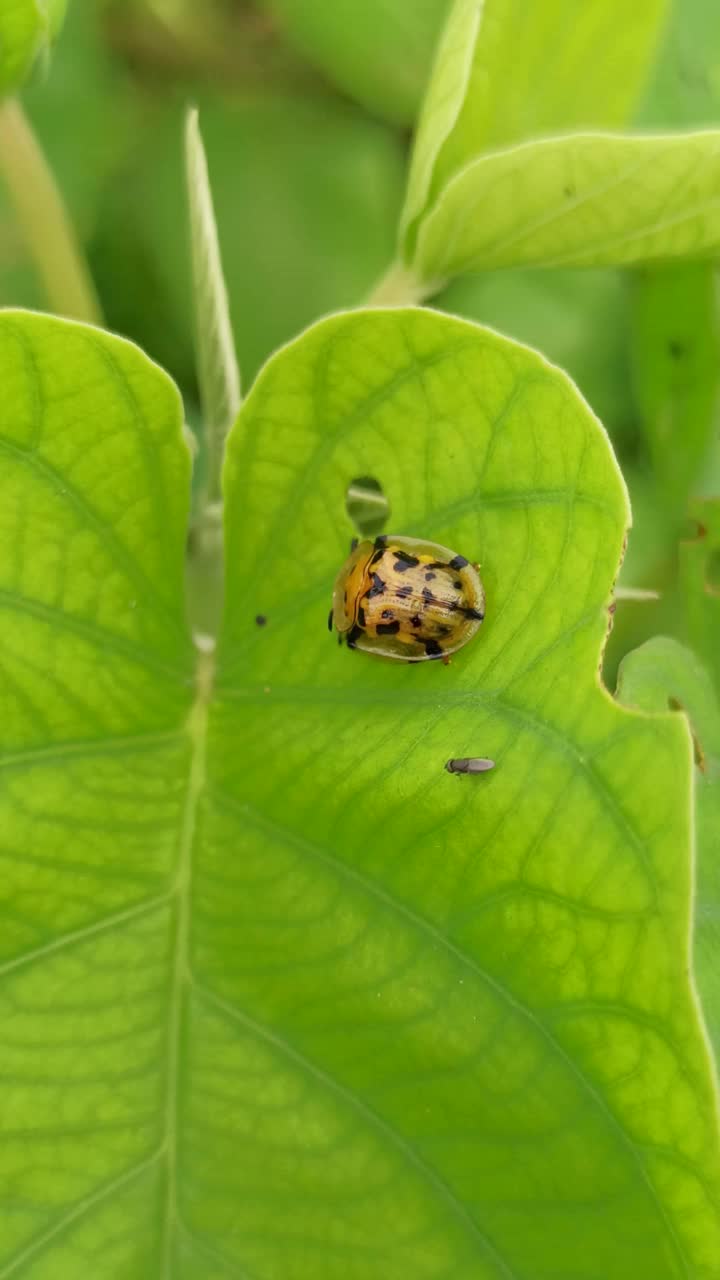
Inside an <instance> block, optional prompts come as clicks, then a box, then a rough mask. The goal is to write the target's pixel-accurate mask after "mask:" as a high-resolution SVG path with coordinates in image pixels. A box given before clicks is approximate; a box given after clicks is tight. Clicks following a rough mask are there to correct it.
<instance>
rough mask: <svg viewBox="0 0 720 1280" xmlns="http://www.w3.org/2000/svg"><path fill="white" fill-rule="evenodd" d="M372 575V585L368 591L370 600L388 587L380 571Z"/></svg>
mask: <svg viewBox="0 0 720 1280" xmlns="http://www.w3.org/2000/svg"><path fill="white" fill-rule="evenodd" d="M371 577H372V586H371V588H370V590H369V591H368V593H367V598H368V600H372V598H373V596H381V595H382V593H383V591H384V590H385V587H386V583H384V582H383V580H382V578H381V577H380V575H379V573H373V574H372V575H371Z"/></svg>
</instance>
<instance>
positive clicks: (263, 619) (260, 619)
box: [255, 613, 267, 627]
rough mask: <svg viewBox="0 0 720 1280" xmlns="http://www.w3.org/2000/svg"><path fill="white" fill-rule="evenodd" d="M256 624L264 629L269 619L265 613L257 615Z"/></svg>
mask: <svg viewBox="0 0 720 1280" xmlns="http://www.w3.org/2000/svg"><path fill="white" fill-rule="evenodd" d="M255 622H256V625H257V626H258V627H264V626H265V623H266V622H267V618H266V617H265V614H264V613H258V614H256V615H255Z"/></svg>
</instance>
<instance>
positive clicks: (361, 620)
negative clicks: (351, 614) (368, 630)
mask: <svg viewBox="0 0 720 1280" xmlns="http://www.w3.org/2000/svg"><path fill="white" fill-rule="evenodd" d="M357 620H358V626H359V627H364V626H365V610H364V609H363V607H362V605H360V608H359V609H358V616H357Z"/></svg>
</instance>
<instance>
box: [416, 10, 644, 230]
mask: <svg viewBox="0 0 720 1280" xmlns="http://www.w3.org/2000/svg"><path fill="white" fill-rule="evenodd" d="M665 8H666V4H665V0H639V2H638V3H636V4H633V5H630V6H628V5H627V4H625V3H623V0H603V3H602V4H586V5H583V6H581V7H580V8H578V6H577V5H576V4H573V3H571V2H569V0H543V3H542V4H537V5H534V6H530V7H528V5H527V4H526V3H525V0H484V2H483V0H455V5H454V7H453V9H452V11H451V14H450V17H449V19H448V22H447V25H446V27H445V31H444V33H443V36H442V39H441V42H440V46H439V48H438V52H437V55H436V60H435V66H434V70H433V74H432V76H431V80H430V84H429V86H428V91H427V94H426V97H425V103H424V106H423V111H422V115H421V117H420V124H419V128H418V135H417V139H416V143H415V149H414V153H413V161H412V167H411V172H410V180H409V185H408V194H407V202H406V206H405V212H404V214H403V238H404V240H405V241H406V250H409V249H411V248H412V245H413V243H414V231H415V225H416V223H417V220H418V219H419V218H420V217H421V216H422V215H423V213H424V212H426V211H427V210H428V208H429V207H430V206H431V205H432V204H433V203H434V201H435V200H436V199H437V198H438V197H439V195H440V194H441V192H442V191H443V189H444V188H445V186H446V185H447V183H448V182H449V181H450V179H451V178H453V177H454V176H455V175H456V174H457V173H458V172H459V171H460V170H461V169H463V168H464V167H465V165H466V164H468V162H469V161H471V160H474V159H475V158H476V157H477V156H478V155H479V154H480V153H481V152H483V151H487V150H489V149H491V148H493V149H495V148H498V147H504V146H507V144H508V143H511V142H518V141H521V140H523V139H526V138H531V137H537V136H538V135H540V134H546V133H559V132H560V131H562V130H565V129H578V128H585V129H588V128H608V129H611V128H617V127H620V126H621V125H623V124H624V123H625V122H626V120H627V118H628V116H629V114H630V112H631V110H632V107H633V106H634V104H635V100H636V97H637V95H638V92H639V90H640V89H641V87H642V85H643V83H644V81H645V77H646V74H647V71H648V68H649V66H650V64H651V60H652V56H653V54H654V52H655V47H656V44H657V40H658V34H659V30H660V25H661V22H662V18H663V16H664V13H665Z"/></svg>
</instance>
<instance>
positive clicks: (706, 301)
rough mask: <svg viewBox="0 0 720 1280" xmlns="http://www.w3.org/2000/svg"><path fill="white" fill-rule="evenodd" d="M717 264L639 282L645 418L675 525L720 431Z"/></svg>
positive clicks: (635, 346) (638, 353) (635, 294)
mask: <svg viewBox="0 0 720 1280" xmlns="http://www.w3.org/2000/svg"><path fill="white" fill-rule="evenodd" d="M716 294H717V281H716V268H715V264H714V263H687V264H683V265H682V266H676V267H666V268H664V269H658V270H656V271H653V272H636V273H635V277H634V279H633V287H632V300H633V313H632V319H633V342H632V348H631V349H632V355H633V373H634V380H635V394H636V403H637V405H638V409H639V411H640V421H641V425H642V429H643V431H644V434H645V438H646V440H647V442H648V445H649V450H650V456H651V458H652V462H653V467H654V470H655V475H656V479H657V482H658V485H659V489H660V493H661V495H662V498H663V500H664V502H665V505H666V509H667V512H668V517H669V519H670V521H672V517H673V515H674V516H675V517H676V518H677V517H678V516H680V515H683V514H684V512H685V508H686V501H687V498H688V495H689V493H690V492H691V491H692V489H693V487H694V486H695V485H696V484H697V482H698V481H699V480H700V477H701V475H702V473H703V464H704V462H705V459H706V457H707V454H708V450H709V448H710V447H711V444H712V441H713V438H714V436H715V435H716V433H717V427H718V395H719V393H720V369H719V368H718V350H720V317H719V316H718V305H717V296H716Z"/></svg>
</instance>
